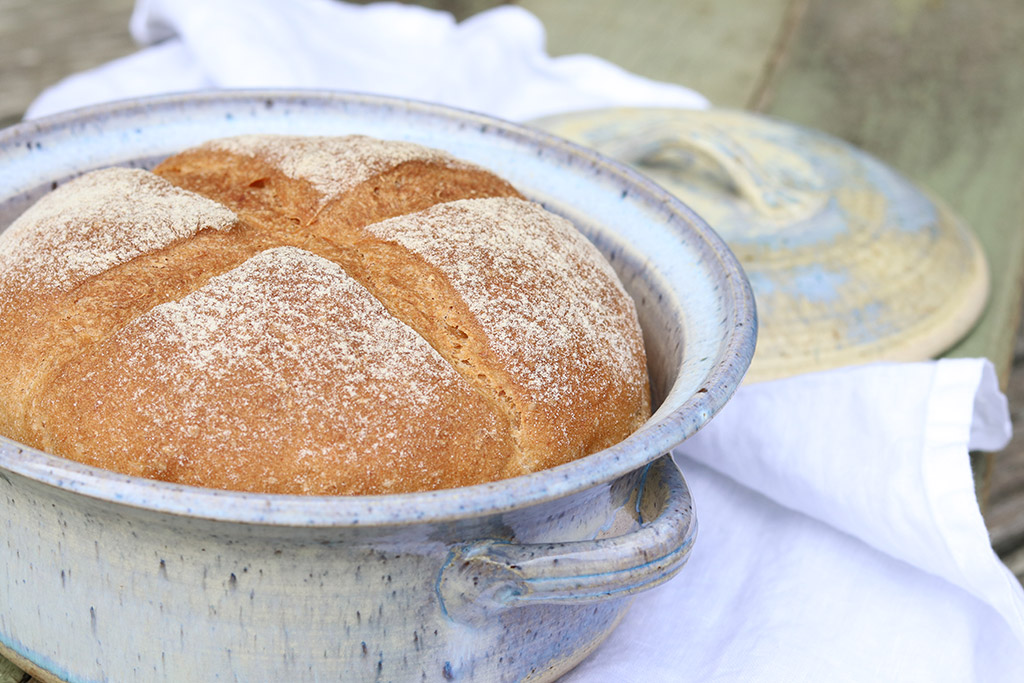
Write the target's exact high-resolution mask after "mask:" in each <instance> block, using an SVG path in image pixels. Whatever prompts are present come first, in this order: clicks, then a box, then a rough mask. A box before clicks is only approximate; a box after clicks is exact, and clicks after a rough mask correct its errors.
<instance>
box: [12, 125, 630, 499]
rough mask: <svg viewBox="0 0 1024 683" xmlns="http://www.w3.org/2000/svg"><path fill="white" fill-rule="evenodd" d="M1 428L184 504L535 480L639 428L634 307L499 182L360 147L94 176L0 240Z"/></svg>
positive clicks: (565, 231) (226, 147)
mask: <svg viewBox="0 0 1024 683" xmlns="http://www.w3.org/2000/svg"><path fill="white" fill-rule="evenodd" d="M0 372H3V373H5V376H7V377H10V378H13V381H12V382H10V383H8V385H7V387H6V388H0V429H2V430H3V432H4V433H5V434H6V435H8V436H11V437H12V438H15V439H17V440H19V441H22V442H24V443H27V444H29V445H31V446H34V447H37V448H41V449H44V450H47V451H50V452H53V453H55V454H58V455H62V456H65V457H68V458H72V459H75V460H78V461H81V462H83V463H86V464H90V465H95V466H98V467H103V468H107V469H111V470H115V471H118V472H123V473H127V474H131V475H136V476H143V477H150V478H155V479H161V480H166V481H174V482H180V483H184V484H190V485H194V486H205V487H211V488H223V489H233V490H241V491H255V492H269V493H300V494H319V495H335V494H375V493H396V492H408V491H415V490H428V489H439V488H449V487H454V486H464V485H470V484H476V483H482V482H485V481H492V480H496V479H501V478H505V477H510V476H516V475H520V474H525V473H529V472H534V471H537V470H540V469H543V468H547V467H551V466H554V465H558V464H561V463H564V462H568V461H569V460H572V459H575V458H578V457H581V456H584V455H587V454H589V453H592V452H594V451H597V450H600V449H601V448H604V447H607V446H610V445H612V444H613V443H616V442H617V441H620V440H622V439H623V438H625V437H626V436H627V435H629V434H630V433H631V432H632V431H634V430H635V429H636V428H637V427H639V426H640V425H641V424H642V423H643V421H644V420H646V418H647V417H648V416H649V412H650V407H649V399H648V389H647V375H646V364H645V358H644V351H643V344H642V340H641V336H640V331H639V328H638V325H637V322H636V314H635V310H634V308H633V304H632V302H631V300H630V299H629V297H628V296H627V295H626V293H625V291H624V290H623V288H622V286H621V284H620V283H619V282H618V280H617V279H616V277H615V274H614V272H613V271H612V270H611V268H610V267H609V266H608V264H607V263H606V262H605V261H604V260H603V258H602V257H601V256H600V254H599V253H598V252H597V251H596V250H595V249H594V247H593V246H592V245H591V244H590V243H589V242H587V240H586V239H585V238H583V237H582V235H580V234H579V233H578V231H576V230H575V228H574V227H573V226H572V225H571V224H569V223H568V222H567V221H565V220H564V219H561V218H559V217H557V216H554V215H553V214H550V213H549V212H547V211H545V210H543V209H542V208H541V207H539V206H537V205H535V204H532V203H530V202H528V201H526V200H524V199H523V198H522V197H521V196H520V195H519V193H518V192H517V191H516V190H515V189H514V188H512V187H511V186H510V185H509V184H508V183H507V182H505V181H504V180H502V179H500V178H498V177H497V176H495V175H493V174H492V173H490V172H488V171H486V170H484V169H481V168H479V167H476V166H473V165H470V164H467V163H465V162H462V161H459V160H457V159H454V158H452V157H450V156H448V155H446V154H444V153H442V152H439V151H436V150H431V149H427V148H423V147H419V146H416V145H412V144H409V143H401V142H384V141H379V140H373V139H370V138H365V137H360V136H350V137H344V138H303V137H283V136H243V137H239V138H229V139H225V140H215V141H212V142H210V143H207V144H205V145H202V146H200V147H198V148H195V149H191V150H187V151H185V152H183V153H181V154H178V155H176V156H174V157H172V158H170V159H168V160H166V161H165V162H163V163H162V164H161V165H160V166H158V167H157V168H156V169H155V172H154V173H149V172H147V171H140V170H131V169H119V168H114V169H106V170H102V171H97V172H94V173H91V174H87V175H85V176H83V177H81V178H78V179H76V180H74V181H71V182H69V183H67V184H66V185H64V186H61V187H59V188H57V189H56V190H55V191H54V192H52V193H51V194H50V195H47V196H46V197H44V198H43V199H42V200H40V202H38V203H37V204H36V205H35V206H34V207H32V208H31V209H30V210H29V211H28V212H26V213H25V214H24V215H23V216H22V217H21V218H19V219H18V220H17V221H16V222H15V223H14V224H13V225H12V226H11V227H10V228H9V229H8V230H7V231H5V232H4V233H3V234H0Z"/></svg>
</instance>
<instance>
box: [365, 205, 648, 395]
mask: <svg viewBox="0 0 1024 683" xmlns="http://www.w3.org/2000/svg"><path fill="white" fill-rule="evenodd" d="M366 229H367V231H369V232H371V233H373V234H375V235H376V236H377V237H379V238H381V239H386V240H394V241H395V242H397V243H399V244H401V245H402V246H404V247H405V248H407V249H409V250H410V251H411V252H414V253H416V254H419V255H420V256H421V257H423V258H424V259H425V260H426V261H427V262H429V263H430V264H431V265H433V266H435V267H436V268H438V269H439V270H440V271H442V272H443V273H444V274H445V275H446V276H447V277H448V278H449V279H450V280H451V282H452V286H453V287H454V289H455V290H456V291H457V292H458V294H459V295H460V296H461V297H462V299H463V300H464V301H465V302H466V304H467V306H468V308H469V310H470V312H471V313H472V314H473V315H474V316H476V318H477V320H478V321H479V323H480V325H481V327H483V329H485V330H487V333H488V337H489V342H490V347H491V350H492V351H493V352H494V353H495V354H496V355H497V357H498V358H499V359H500V360H501V361H502V362H503V363H504V364H505V365H506V367H507V369H508V371H509V372H510V373H511V374H512V375H513V376H514V377H515V378H516V380H517V381H519V382H522V383H523V384H524V385H525V386H527V387H529V388H530V389H531V390H532V391H533V392H535V394H536V395H537V396H540V397H543V399H544V400H545V401H546V402H551V403H554V402H558V401H562V400H565V398H566V397H565V396H564V394H565V393H566V392H571V391H578V390H579V387H578V386H573V385H572V381H571V380H572V378H573V376H574V373H573V372H571V371H568V370H567V369H566V366H567V365H579V364H581V363H593V364H594V365H595V366H596V367H601V368H607V369H608V370H609V371H611V372H613V373H615V377H614V379H613V381H614V382H616V383H620V382H623V381H625V380H626V378H636V377H637V376H638V373H639V372H641V371H642V368H641V367H639V363H640V361H639V360H638V359H642V358H643V354H642V348H638V345H639V338H638V337H636V336H635V335H633V336H631V335H630V334H629V331H630V327H631V326H632V325H635V322H634V317H633V316H635V313H634V311H633V310H632V308H631V307H627V306H624V302H625V303H627V304H628V303H629V297H628V295H627V294H626V293H625V291H624V290H623V289H622V287H621V285H620V284H619V283H618V280H617V278H616V276H615V273H614V271H612V269H611V267H610V266H609V265H608V264H607V262H605V261H604V260H603V259H600V258H594V256H595V254H594V247H593V245H591V244H590V243H589V242H587V240H586V239H585V238H584V237H583V235H581V234H580V233H579V231H578V230H576V228H575V227H573V225H572V224H571V223H569V221H567V220H565V219H563V218H560V217H558V216H555V215H554V214H552V213H550V212H548V211H545V210H544V209H543V208H541V207H540V206H538V205H536V204H533V203H531V202H528V201H524V200H521V199H516V198H512V197H497V198H488V199H465V200H460V201H455V202H448V203H445V204H439V205H436V206H434V207H433V208H430V209H427V210H426V211H423V212H420V213H416V214H410V215H407V216H400V217H398V218H392V219H390V220H387V221H383V222H380V223H377V224H375V225H371V226H368V227H367V228H366ZM496 273H501V277H495V274H496ZM624 340H629V341H624ZM638 351H639V354H638ZM580 354H585V356H586V357H585V358H581V357H579V355H580ZM567 379H568V380H569V382H568V383H567V382H566V380H567Z"/></svg>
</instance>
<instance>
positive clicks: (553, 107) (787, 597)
mask: <svg viewBox="0 0 1024 683" xmlns="http://www.w3.org/2000/svg"><path fill="white" fill-rule="evenodd" d="M132 32H133V35H134V36H135V38H136V39H137V40H138V41H139V42H140V43H141V44H142V45H146V46H148V47H146V48H144V49H143V50H142V51H140V52H139V53H137V54H135V55H132V56H130V57H126V58H124V59H121V60H118V61H116V62H112V63H110V64H108V65H106V66H103V67H100V68H98V69H95V70H93V71H90V72H86V73H83V74H80V75H77V76H74V77H71V78H70V79H68V80H66V81H64V82H62V83H60V84H58V85H57V86H55V87H54V88H52V89H51V90H49V91H47V92H46V93H44V94H43V95H42V96H41V97H40V98H39V99H38V100H37V101H36V103H35V104H34V105H33V107H32V108H31V109H30V111H29V115H30V116H39V115H42V114H45V113H50V112H54V111H58V110H61V109H65V108H70V107H73V106H78V105H83V104H88V103H93V102H97V101H103V100H109V99H118V98H124V97H134V96H138V95H144V94H155V93H158V92H169V91H181V90H191V89H200V88H211V87H217V88H229V87H269V86H281V87H309V88H335V89H346V90H356V91H364V92H373V93H379V94H391V95H400V96H405V97H412V98H419V99H424V100H433V101H437V102H441V103H445V104H449V105H453V106H458V107H462V108H467V109H473V110H477V111H481V112H484V113H488V114H492V115H495V116H499V117H503V118H508V119H513V120H515V119H519V120H523V119H528V118H532V117H535V116H541V115H546V114H552V113H556V112H558V111H566V110H571V109H576V108H587V107H598V106H610V105H652V106H675V107H703V106H707V102H706V100H704V99H703V98H702V97H701V96H700V95H698V94H697V93H694V92H692V91H689V90H687V89H685V88H681V87H678V86H674V85H669V84H659V83H654V82H651V81H647V80H645V79H641V78H639V77H636V76H634V75H632V74H629V73H627V72H625V71H622V70H621V69H619V68H617V67H615V66H613V65H611V64H608V63H607V62H603V61H601V60H599V59H596V58H593V57H587V56H572V57H560V58H557V59H552V58H550V57H549V56H547V55H546V54H545V53H544V47H543V27H542V26H541V25H540V23H539V22H538V21H537V20H536V19H535V18H534V17H533V16H532V15H530V14H529V13H527V12H526V11H524V10H522V9H520V8H516V7H501V8H497V9H494V10H490V11H487V12H484V13H481V14H479V15H477V16H475V17H473V18H471V19H469V20H467V21H465V22H462V23H455V22H454V21H453V20H452V18H451V17H450V15H447V14H444V13H439V12H434V11H430V10H425V9H421V8H415V7H407V6H401V5H395V4H376V5H371V6H367V7H355V6H350V5H345V4H344V3H340V2H327V1H326V0H296V1H295V2H291V3H276V2H272V1H270V0H247V1H246V2H242V0H204V1H200V0H179V1H176V2H170V1H167V0H140V2H139V3H138V5H137V6H136V11H135V14H134V16H133V18H132ZM1009 436H1010V422H1009V413H1008V410H1007V406H1006V401H1005V398H1004V397H1003V395H1002V394H1001V393H1000V392H999V389H998V386H997V382H996V379H995V373H994V371H993V369H992V366H991V364H990V363H988V362H987V361H984V360H981V359H966V360H943V361H936V362H927V363H914V364H878V365H869V366H863V367H857V368H848V369H843V370H835V371H830V372H822V373H817V374H813V375H805V376H801V377H794V378H791V379H785V380H777V381H773V382H766V383H762V384H754V385H749V386H744V387H741V388H740V390H739V391H738V392H737V394H736V396H735V397H734V398H733V400H732V401H731V402H730V403H729V404H728V405H727V406H726V407H725V409H724V410H723V411H722V413H721V414H720V415H718V416H717V417H716V418H715V419H714V420H713V421H712V422H711V423H710V424H709V425H708V426H707V427H706V428H705V429H704V430H703V431H701V432H700V433H698V434H697V435H696V436H694V437H693V438H691V439H690V440H688V441H687V442H686V443H685V444H683V445H682V446H681V447H680V448H679V449H678V450H677V452H676V454H675V455H676V458H677V461H678V462H679V463H680V465H681V467H682V469H683V472H684V475H685V476H686V477H687V479H688V481H689V483H690V487H691V489H692V491H693V493H694V497H695V501H696V506H697V515H698V520H699V525H700V532H699V534H698V540H697V543H696V545H695V548H694V551H693V556H692V559H691V560H690V563H689V565H688V566H687V567H686V568H685V569H684V570H683V571H682V573H681V574H680V575H679V576H677V577H676V578H674V579H673V580H672V581H670V582H668V583H667V584H665V585H663V586H661V587H659V588H657V589H654V590H652V591H650V592H648V593H645V594H643V595H641V596H640V597H639V598H638V599H637V601H636V604H635V605H634V608H633V609H632V610H631V611H630V612H629V614H628V615H627V617H626V619H625V621H624V622H623V624H622V625H621V626H620V628H618V629H617V630H616V631H615V632H614V633H613V634H612V636H611V638H610V639H609V640H608V641H607V642H606V643H605V644H604V645H603V646H601V647H600V648H599V649H598V650H597V651H596V652H594V653H593V654H592V655H591V656H590V657H589V658H588V659H587V660H585V661H584V662H583V663H582V664H581V665H580V666H579V667H577V669H576V670H574V671H573V672H571V673H570V674H568V676H567V677H566V678H567V680H570V681H616V682H620V681H645V682H646V681H706V680H721V681H733V680H758V681H776V680H777V681H787V682H789V681H815V682H817V681H879V680H898V681H967V680H978V681H1011V680H1019V679H1020V677H1021V672H1022V671H1024V591H1022V590H1021V586H1020V584H1019V583H1018V582H1017V580H1016V579H1015V578H1014V577H1013V575H1012V574H1010V572H1009V571H1008V570H1007V569H1006V567H1005V566H1004V565H1003V564H1002V563H1001V562H1000V561H999V559H998V558H997V557H996V556H995V554H994V553H993V552H992V548H991V545H990V543H989V539H988V535H987V533H986V530H985V526H984V523H983V520H982V518H981V514H980V512H979V510H978V504H977V500H976V498H975V493H974V486H973V482H972V479H971V471H970V466H969V461H968V450H969V449H978V450H999V449H1001V448H1003V447H1005V445H1006V443H1007V441H1008V439H1009Z"/></svg>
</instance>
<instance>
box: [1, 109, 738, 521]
mask: <svg viewBox="0 0 1024 683" xmlns="http://www.w3.org/2000/svg"><path fill="white" fill-rule="evenodd" d="M271 100H273V101H274V102H283V103H286V104H290V105H291V106H302V105H303V103H309V102H315V103H318V104H321V105H330V104H338V105H341V106H345V105H358V106H363V107H379V108H381V109H384V110H400V111H404V112H407V113H408V114H410V115H415V116H420V117H425V118H431V117H432V118H441V119H445V120H448V121H452V120H455V121H456V122H458V123H460V124H463V125H465V126H471V127H474V128H479V129H480V130H481V131H486V133H487V134H494V135H498V136H500V137H502V138H504V139H505V140H507V141H510V142H512V143H513V144H515V145H521V146H526V147H528V148H532V149H535V150H536V151H537V153H538V154H542V153H550V152H554V153H555V154H556V155H558V156H560V157H562V158H567V159H570V160H571V161H574V162H576V163H579V164H581V165H583V166H587V167H591V168H596V169H599V171H600V172H601V173H602V174H604V175H605V176H607V177H609V178H610V179H611V180H613V181H615V182H616V183H617V184H619V185H620V186H621V187H623V188H628V192H629V195H630V196H631V198H632V200H633V201H641V202H643V203H644V204H645V205H647V206H649V207H656V209H657V211H658V212H659V213H660V214H661V215H662V216H664V219H665V225H664V226H663V227H664V228H665V229H666V230H669V231H671V232H674V233H677V234H679V235H680V237H681V239H693V238H694V237H697V238H698V239H699V241H700V243H701V244H700V246H701V249H702V250H703V251H702V255H706V256H709V257H710V259H711V260H713V261H714V263H715V269H716V270H717V271H718V272H720V273H721V284H722V285H723V286H724V288H725V291H721V292H720V295H721V297H722V301H723V303H724V304H725V305H726V307H727V308H726V309H725V311H724V316H725V319H724V320H722V321H721V327H722V329H723V330H724V332H723V341H722V343H721V344H720V346H719V352H718V360H717V362H716V363H715V365H714V366H713V367H712V368H711V370H710V371H709V372H708V373H707V374H706V375H705V376H704V379H703V382H702V383H701V386H700V388H699V389H697V390H696V391H695V392H694V393H692V394H691V395H689V396H686V397H680V396H679V395H678V394H679V393H680V389H679V379H678V377H677V380H676V382H675V383H674V384H673V387H672V389H671V390H670V391H669V392H668V395H667V396H666V397H665V399H664V401H663V403H662V406H661V407H660V408H658V410H657V411H656V412H655V413H654V415H652V417H651V419H650V420H648V421H647V422H646V423H645V424H644V425H643V426H642V427H641V428H640V429H639V430H638V431H637V432H635V433H634V434H632V435H631V436H629V437H628V438H627V439H625V440H624V441H622V442H620V443H618V444H615V445H614V446H611V447H609V448H606V449H604V450H601V451H598V452H596V453H593V454H591V455H589V456H586V457H583V458H580V459H578V460H575V461H572V462H569V463H566V464H563V465H559V466H557V467H554V468H551V469H547V470H543V471H540V472H536V473H533V474H528V475H523V476H519V477H514V478H510V479H504V480H500V481H496V482H488V483H484V484H477V485H474V486H466V487H460V488H454V489H442V490H438V491H424V492H416V493H402V494H389V495H375V496H301V495H282V494H259V493H248V492H240V491H225V490H217V489H205V488H198V487H192V486H185V485H181V484H174V483H169V482H163V481H156V480H151V479H144V478H140V477H132V476H128V475H124V474H119V473H116V472H111V471H108V470H103V469H99V468H96V467H91V466H88V465H83V464H81V463H78V462H75V461H72V460H68V459H65V458H61V457H59V456H55V455H51V454H48V453H45V452H43V451H40V450H37V449H34V448H31V447H28V446H25V445H23V444H20V443H18V442H15V441H13V440H11V439H8V438H6V437H3V436H0V479H2V480H5V481H7V483H12V481H11V479H10V478H9V477H8V476H7V475H5V474H4V470H6V471H8V472H11V473H14V474H16V475H21V476H23V477H27V478H28V479H31V480H35V481H37V482H40V483H43V484H46V485H49V486H53V487H58V488H61V489H65V490H68V491H72V492H74V493H77V494H81V495H84V496H87V497H90V498H94V499H99V500H103V501H108V502H111V503H117V504H121V505H127V506H131V507H136V508H143V509H147V510H152V511H157V512H161V513H167V514H172V515H178V516H187V517H196V518H201V519H210V520H219V521H226V522H238V523H248V524H260V525H273V526H303V527H334V526H382V525H393V524H402V523H420V522H423V523H426V522H439V521H452V520H457V519H464V518H470V517H478V516H481V515H485V514H495V513H503V512H507V511H509V510H513V509H518V508H522V507H526V506H530V505H535V504H539V503H543V502H545V501H548V500H552V499H556V498H561V497H565V496H568V495H571V494H573V493H577V492H579V491H582V490H585V489H588V488H591V487H594V486H597V485H599V484H603V483H606V482H609V481H611V480H613V479H615V478H617V477H619V476H622V475H624V474H627V473H629V472H631V471H633V470H635V469H638V468H640V467H643V466H645V465H647V464H649V463H651V462H652V461H654V460H655V459H657V458H658V457H660V456H661V455H663V454H665V453H667V452H669V451H671V450H672V449H673V448H675V447H676V446H677V445H679V444H680V443H681V442H682V441H684V440H685V439H686V438H688V437H689V436H691V435H692V434H693V433H695V432H696V431H697V430H698V429H700V428H701V427H702V426H703V425H704V424H706V423H707V421H708V420H710V419H711V417H713V416H714V415H715V414H716V413H717V412H718V411H719V410H720V409H721V408H722V406H723V405H724V404H725V403H726V401H727V400H728V399H729V398H730V397H731V396H732V394H733V393H734V392H735V390H736V388H737V387H738V386H739V384H740V381H741V380H742V378H743V375H744V373H745V372H746V370H747V367H748V366H749V364H750V360H751V358H752V356H753V351H754V344H755V339H756V331H757V320H756V313H755V308H754V298H753V294H752V292H751V289H750V285H749V282H748V281H747V279H746V276H745V275H744V273H743V270H742V268H741V267H740V264H739V262H738V261H737V259H736V257H735V256H734V255H733V254H732V252H731V251H730V250H729V248H728V247H727V246H726V244H725V242H724V241H723V240H722V239H721V238H720V237H719V236H718V235H717V234H716V233H715V232H714V231H713V230H712V229H711V228H710V227H709V226H708V225H707V223H705V222H704V220H703V219H701V218H700V217H699V216H697V214H696V213H694V212H693V211H692V210H691V209H690V208H689V207H688V206H686V205H685V204H683V202H681V201H680V200H679V199H677V198H675V197H674V196H672V195H671V194H669V193H668V192H667V191H666V190H663V189H662V188H660V187H659V186H657V185H656V184H655V183H654V182H653V181H651V180H649V179H647V178H646V177H645V176H643V175H641V174H640V173H639V172H637V171H634V170H632V169H630V168H628V167H626V166H625V165H623V164H621V163H619V162H617V161H615V160H613V159H610V158H608V157H605V156H603V155H601V154H599V153H597V152H595V151H592V150H590V149H587V148H585V147H582V146H580V145H577V144H575V143H572V142H569V141H567V140H564V139H562V138H558V137H555V136H554V135H551V134H549V133H546V132H543V131H540V130H537V129H533V128H529V127H527V126H524V125H520V124H515V123H511V122H507V121H503V120H500V119H496V118H493V117H490V116H485V115H482V114H478V113H474V112H468V111H464V110H459V109H455V108H452V107H448V106H442V105H438V104H433V103H427V102H420V101H416V100H409V99H403V98H395V97H388V96H380V95H367V94H359V93H347V92H338V91H329V90H297V89H259V90H216V91H203V92H191V93H185V94H172V95H158V96H152V97H145V98H137V99H131V100H122V101H117V102H109V103H104V104H100V105H93V106H89V107H83V108H79V109H75V110H71V111H68V112H62V113H59V114H55V115H51V116H48V117H45V118H40V119H36V120H31V121H27V122H24V123H20V124H16V125H14V126H11V127H9V128H7V129H6V130H2V131H0V154H3V153H4V150H6V149H10V148H12V147H15V148H20V147H23V146H26V145H28V146H29V147H30V146H31V145H32V144H33V141H34V140H35V144H39V143H38V137H39V136H46V135H50V134H55V133H57V132H61V131H65V132H66V130H67V129H71V128H75V127H76V126H81V124H82V123H83V122H87V121H95V120H103V119H116V118H118V117H122V118H130V117H132V116H135V117H138V116H144V115H145V114H146V112H147V111H149V112H151V111H153V110H154V109H164V110H167V111H170V110H173V109H176V108H180V107H182V106H183V105H184V104H186V103H199V104H200V105H205V106H212V105H217V104H234V105H237V104H244V103H251V104H256V103H263V102H268V101H271ZM110 163H117V162H116V161H111V162H110ZM624 191H625V190H624ZM624 196H625V195H624ZM683 226H685V227H686V228H688V232H690V233H692V234H690V235H686V234H685V232H684V230H683V229H682V227H683ZM716 322H717V321H716ZM684 362H685V359H684ZM672 405H675V407H670V406H672Z"/></svg>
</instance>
